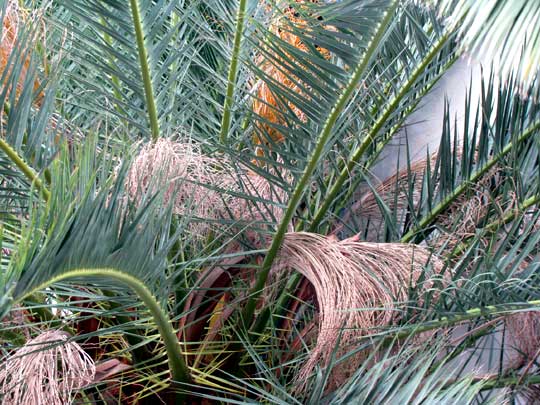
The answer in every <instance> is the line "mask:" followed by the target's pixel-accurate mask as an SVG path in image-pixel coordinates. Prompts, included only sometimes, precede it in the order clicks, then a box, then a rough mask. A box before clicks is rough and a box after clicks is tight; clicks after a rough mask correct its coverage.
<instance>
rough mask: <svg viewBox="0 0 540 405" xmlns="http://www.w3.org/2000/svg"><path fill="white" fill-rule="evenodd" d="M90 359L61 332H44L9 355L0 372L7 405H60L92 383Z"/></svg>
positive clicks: (67, 402) (69, 400)
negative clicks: (75, 392)
mask: <svg viewBox="0 0 540 405" xmlns="http://www.w3.org/2000/svg"><path fill="white" fill-rule="evenodd" d="M95 372H96V369H95V365H94V362H93V361H92V359H91V358H90V356H89V355H88V354H87V353H86V352H85V351H84V350H82V349H81V347H80V346H79V345H78V344H76V343H74V342H68V336H67V334H66V333H64V332H61V331H47V332H44V333H42V334H40V335H39V336H37V337H36V338H34V339H32V340H29V341H28V342H27V343H26V344H25V345H24V346H22V347H21V348H20V349H18V350H17V351H15V352H14V353H13V354H12V355H11V356H9V357H8V358H7V359H6V360H5V361H4V364H3V365H2V369H1V370H0V390H1V391H0V392H1V393H2V395H3V401H4V402H3V403H4V404H7V405H11V404H12V405H21V404H36V405H41V404H42V405H64V404H69V403H71V400H72V394H73V392H74V391H76V390H79V389H81V388H84V387H86V386H87V385H89V384H91V383H92V381H94V376H95Z"/></svg>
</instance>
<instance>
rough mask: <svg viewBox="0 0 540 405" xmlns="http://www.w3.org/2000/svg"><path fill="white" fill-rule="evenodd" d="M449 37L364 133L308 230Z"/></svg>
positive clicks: (317, 222) (437, 44)
mask: <svg viewBox="0 0 540 405" xmlns="http://www.w3.org/2000/svg"><path fill="white" fill-rule="evenodd" d="M449 37H450V34H449V33H447V34H444V35H443V36H441V37H440V38H439V40H438V41H437V42H436V43H435V45H434V46H433V48H432V49H431V51H430V52H429V53H428V54H427V55H426V56H425V57H424V59H423V60H422V63H420V64H419V65H418V66H417V68H416V69H415V70H414V72H413V73H412V75H411V77H410V78H409V79H408V80H407V82H406V83H405V84H404V85H403V87H401V89H400V91H399V93H397V94H396V95H395V97H394V98H393V99H392V101H391V102H390V104H389V105H388V107H387V108H386V109H385V110H384V112H383V113H382V115H381V116H380V117H379V119H378V120H377V121H376V122H375V124H374V125H373V127H372V128H371V130H370V131H369V133H368V134H367V135H366V137H365V138H364V139H363V140H362V142H361V143H360V145H359V146H358V147H357V148H356V150H355V151H354V152H353V154H352V156H351V158H350V159H349V162H348V163H347V165H346V166H345V167H344V168H343V169H342V170H341V172H340V173H339V176H338V178H337V179H336V182H335V183H334V185H333V186H332V188H331V189H330V191H329V192H328V193H327V194H326V196H325V198H324V202H323V204H322V205H321V206H320V208H319V209H318V210H317V212H316V213H315V216H314V217H313V220H312V222H311V225H310V227H309V230H310V231H314V230H315V229H316V228H317V227H318V226H319V224H320V223H321V222H322V220H323V219H324V216H325V215H326V212H327V211H328V209H329V208H330V206H331V205H332V204H333V203H334V202H335V198H336V196H337V195H338V194H339V193H340V192H341V190H342V188H343V185H344V184H345V182H346V181H347V179H348V178H350V176H351V173H352V171H353V170H354V168H355V166H356V165H357V164H358V162H359V161H360V159H361V158H362V156H363V155H364V153H365V152H366V150H367V149H368V148H369V147H370V146H371V144H372V143H373V141H374V139H375V137H376V136H377V135H378V133H379V131H380V130H381V129H382V127H383V126H384V125H385V124H386V122H387V120H388V118H389V117H390V116H391V115H392V114H393V112H394V111H395V110H396V108H397V107H398V106H399V104H400V103H401V101H402V100H403V98H404V97H405V95H406V94H407V93H408V92H409V90H410V89H411V88H412V86H413V85H414V84H415V83H416V81H417V80H418V78H419V77H420V76H421V75H422V74H423V73H424V72H425V69H426V67H427V66H428V65H429V64H430V63H431V62H432V61H433V59H434V58H435V57H436V56H437V54H438V53H439V51H440V50H441V49H442V48H443V46H444V45H445V44H446V43H447V41H448V39H449Z"/></svg>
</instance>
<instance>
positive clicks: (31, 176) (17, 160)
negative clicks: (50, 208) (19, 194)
mask: <svg viewBox="0 0 540 405" xmlns="http://www.w3.org/2000/svg"><path fill="white" fill-rule="evenodd" d="M0 149H2V150H3V151H4V153H5V154H6V155H7V156H8V157H9V158H10V159H11V161H12V162H13V163H14V164H15V165H16V166H17V167H18V168H19V169H21V171H22V172H23V174H24V175H25V176H26V178H27V179H28V180H30V182H31V183H32V184H33V185H34V186H35V187H36V189H37V190H38V191H39V192H40V194H41V196H42V197H43V199H44V200H45V202H47V201H49V198H50V197H51V193H50V192H49V190H47V188H46V187H45V186H44V185H43V182H42V181H41V179H40V178H39V177H38V175H37V174H36V172H35V171H34V169H32V168H31V167H30V166H29V165H28V164H27V163H26V162H25V161H24V160H23V158H21V157H20V156H19V154H18V153H17V152H16V151H15V149H13V148H12V147H11V146H10V145H9V144H8V143H7V142H6V141H4V140H3V139H0Z"/></svg>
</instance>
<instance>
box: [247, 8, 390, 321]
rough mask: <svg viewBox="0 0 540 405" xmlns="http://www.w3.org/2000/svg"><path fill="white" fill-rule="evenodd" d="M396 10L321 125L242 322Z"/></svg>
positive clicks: (387, 15) (250, 311)
mask: <svg viewBox="0 0 540 405" xmlns="http://www.w3.org/2000/svg"><path fill="white" fill-rule="evenodd" d="M397 6H398V2H397V1H393V2H392V5H391V6H390V7H389V8H388V10H387V11H386V13H385V15H384V17H383V19H382V21H381V22H380V24H379V26H378V27H377V29H376V32H375V34H374V36H373V38H372V39H371V41H370V43H369V46H368V47H367V49H366V51H365V53H364V55H363V57H362V59H361V60H360V61H359V63H358V65H357V66H356V68H355V69H354V71H353V73H352V75H351V78H350V80H349V83H347V86H346V87H345V88H344V89H343V92H342V93H341V95H340V96H339V98H338V99H337V101H336V104H335V105H334V107H333V108H332V110H331V111H330V114H329V116H328V118H327V119H326V122H325V123H324V125H323V128H322V130H321V133H320V134H319V136H318V138H317V143H316V146H315V149H314V150H313V153H312V154H311V157H310V158H309V161H308V164H307V166H306V168H305V169H304V172H303V174H302V177H301V178H300V180H299V181H298V184H297V185H296V187H295V189H294V191H293V193H292V195H291V198H290V200H289V203H288V205H287V209H286V210H285V213H284V215H283V219H282V220H281V223H280V224H279V227H278V229H277V231H276V234H275V235H274V238H273V240H272V244H271V245H270V249H269V250H268V253H267V254H266V256H265V258H264V262H263V264H262V266H261V269H260V271H259V274H258V276H257V280H256V281H255V285H254V286H253V289H252V291H251V294H250V298H249V300H248V303H247V304H246V307H245V308H244V311H243V313H242V321H243V322H250V320H251V318H252V317H253V314H254V312H255V306H256V304H257V299H258V297H259V295H260V294H261V292H262V290H263V287H264V285H265V284H266V279H267V278H268V273H269V272H270V268H271V267H272V263H273V262H274V259H275V258H276V256H277V253H278V251H279V248H280V247H281V243H282V242H283V239H284V237H285V233H286V232H287V229H288V227H289V222H290V221H291V219H292V217H293V215H294V213H295V212H296V209H297V208H298V204H299V203H300V200H301V199H302V197H303V195H304V192H305V190H306V189H307V186H308V184H309V181H310V178H311V175H312V174H313V172H314V171H315V168H316V167H317V165H318V164H319V161H320V159H321V157H322V155H323V151H324V149H325V148H326V144H327V142H328V140H329V138H330V136H331V134H332V129H333V128H334V124H335V123H336V121H337V119H338V117H339V115H340V114H341V112H342V111H343V108H344V107H345V106H346V104H347V102H348V101H349V98H350V97H351V95H352V94H353V92H354V91H355V90H356V88H357V86H358V83H359V82H360V79H361V78H362V77H363V76H364V73H365V72H366V70H367V68H368V65H369V62H370V61H371V58H372V57H373V55H374V54H375V51H376V50H377V48H378V47H379V44H380V41H381V39H382V37H383V35H384V34H385V32H386V30H387V28H388V26H389V25H390V24H391V22H392V20H393V18H394V12H395V10H396V8H397Z"/></svg>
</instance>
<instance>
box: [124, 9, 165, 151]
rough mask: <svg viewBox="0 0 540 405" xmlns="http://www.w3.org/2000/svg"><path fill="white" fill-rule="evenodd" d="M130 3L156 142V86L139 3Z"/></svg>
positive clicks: (157, 134) (157, 133) (149, 119)
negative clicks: (149, 61) (153, 81)
mask: <svg viewBox="0 0 540 405" xmlns="http://www.w3.org/2000/svg"><path fill="white" fill-rule="evenodd" d="M130 4H131V15H132V18H133V26H134V27H135V37H136V38H137V50H138V53H139V63H140V65H141V75H142V79H143V85H144V94H145V98H146V107H147V109H148V121H149V123H150V130H151V133H152V141H153V142H155V141H157V140H158V138H159V119H158V114H157V109H156V100H155V97H154V87H153V85H152V73H151V72H150V66H149V64H148V52H146V44H145V42H144V30H143V26H142V20H141V13H140V11H139V3H138V1H137V0H130Z"/></svg>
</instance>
